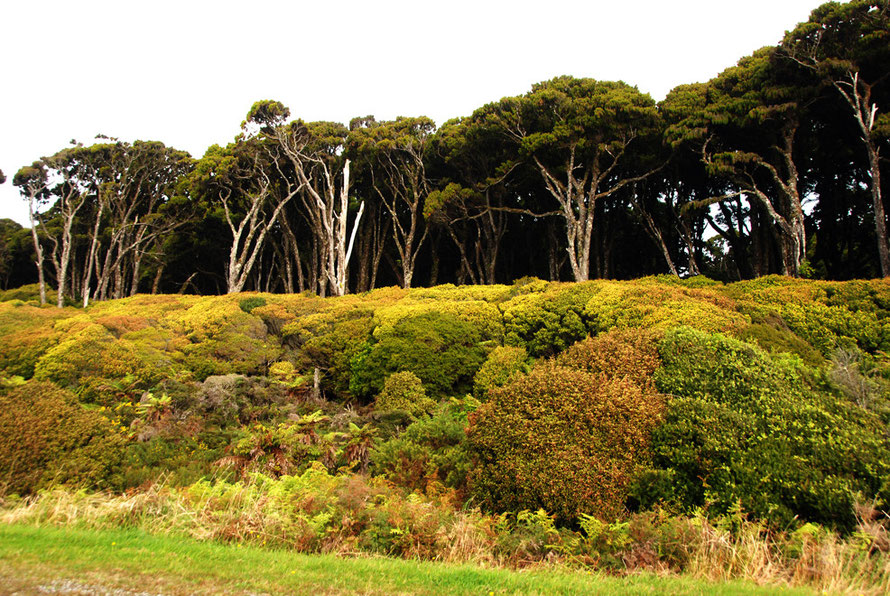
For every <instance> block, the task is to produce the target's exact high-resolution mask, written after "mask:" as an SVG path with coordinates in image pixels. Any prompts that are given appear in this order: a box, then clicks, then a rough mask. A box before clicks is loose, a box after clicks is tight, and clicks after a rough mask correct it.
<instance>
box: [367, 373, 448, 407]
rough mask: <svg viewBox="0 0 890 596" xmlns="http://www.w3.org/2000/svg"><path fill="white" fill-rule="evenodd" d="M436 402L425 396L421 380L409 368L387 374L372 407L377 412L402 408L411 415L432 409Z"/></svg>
mask: <svg viewBox="0 0 890 596" xmlns="http://www.w3.org/2000/svg"><path fill="white" fill-rule="evenodd" d="M435 405H436V402H434V401H433V400H431V399H430V398H428V397H427V396H426V390H424V388H423V382H422V381H421V380H420V379H419V378H417V375H415V374H414V373H413V372H411V371H410V370H406V371H404V372H397V373H393V374H391V375H389V376H388V377H387V378H386V382H385V383H384V385H383V391H381V392H380V395H378V396H377V400H376V401H375V402H374V409H376V410H377V411H379V412H393V411H396V410H404V411H406V412H408V413H410V414H411V415H412V416H420V415H421V414H423V413H425V412H428V411H430V410H432V409H433V408H434V407H435Z"/></svg>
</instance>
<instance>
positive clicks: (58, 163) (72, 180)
mask: <svg viewBox="0 0 890 596" xmlns="http://www.w3.org/2000/svg"><path fill="white" fill-rule="evenodd" d="M78 149H79V147H77V146H75V147H69V148H66V149H63V150H61V151H59V152H57V153H55V154H54V155H52V156H50V157H44V158H42V159H40V160H39V161H37V162H35V163H34V164H33V165H31V166H29V167H25V168H22V169H21V170H19V172H18V173H17V174H16V177H15V180H14V183H15V185H16V186H18V187H20V188H21V189H22V192H24V193H25V194H26V195H27V197H28V206H29V216H30V219H31V226H32V230H33V237H34V250H35V251H36V252H37V262H38V271H39V272H41V273H40V276H41V277H43V275H42V270H43V266H42V263H43V249H42V247H41V243H40V240H39V234H38V231H37V228H38V226H39V227H40V229H41V232H42V234H43V235H44V237H45V238H47V239H48V241H49V242H50V244H51V246H52V250H51V251H50V260H51V262H52V264H53V268H54V269H55V276H56V306H58V307H59V308H62V307H63V306H64V305H65V297H66V295H67V292H68V283H69V279H68V275H69V270H70V269H71V265H72V258H73V249H74V241H75V238H74V233H73V230H74V224H75V222H76V221H77V218H78V215H79V213H80V211H81V210H82V209H83V207H84V205H85V204H86V203H87V200H88V196H89V189H88V188H87V187H85V186H84V184H83V175H82V173H83V168H84V163H83V161H82V160H81V155H80V153H79V152H78ZM41 208H44V209H46V210H45V211H41ZM50 227H52V230H51V231H50ZM40 283H41V302H42V303H43V302H44V301H45V300H46V294H45V280H42V281H41V282H40Z"/></svg>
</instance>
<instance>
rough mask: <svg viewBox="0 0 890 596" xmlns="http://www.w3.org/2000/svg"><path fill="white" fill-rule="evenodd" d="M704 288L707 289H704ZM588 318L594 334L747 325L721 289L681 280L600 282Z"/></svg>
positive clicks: (589, 304) (588, 307) (725, 328)
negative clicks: (616, 331) (634, 328)
mask: <svg viewBox="0 0 890 596" xmlns="http://www.w3.org/2000/svg"><path fill="white" fill-rule="evenodd" d="M702 286H703V287H702ZM597 288H598V289H599V291H598V292H596V294H595V295H594V296H593V297H592V298H591V299H590V300H589V301H588V302H587V303H586V305H585V308H584V316H585V318H586V319H587V320H589V321H590V329H591V331H593V332H601V331H608V330H609V329H612V328H614V327H618V328H629V327H636V328H644V329H659V330H664V329H669V328H671V327H678V326H682V325H687V326H691V327H695V328H696V329H702V330H704V331H722V332H726V331H730V330H733V329H737V328H740V327H742V326H744V325H745V324H746V323H747V320H746V319H745V317H744V316H743V315H741V314H740V313H738V312H736V308H735V303H734V301H733V300H731V299H728V298H726V296H725V295H723V293H722V288H721V287H713V286H712V285H711V284H702V283H701V282H699V283H697V284H696V283H689V282H682V281H680V280H676V281H674V280H671V281H670V282H666V281H665V280H663V279H660V278H659V279H656V278H646V279H641V280H637V281H635V282H634V283H633V284H623V283H615V282H600V283H598V285H597Z"/></svg>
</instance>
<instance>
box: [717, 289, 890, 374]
mask: <svg viewBox="0 0 890 596" xmlns="http://www.w3.org/2000/svg"><path fill="white" fill-rule="evenodd" d="M727 293H728V294H729V295H731V296H733V297H734V298H736V299H737V300H738V302H739V307H740V309H741V310H742V311H743V312H746V313H748V314H750V315H751V318H752V319H753V320H764V319H772V320H775V318H776V317H777V316H778V317H779V318H780V319H781V325H783V326H786V327H787V328H788V329H789V330H790V331H792V332H793V333H795V334H796V335H797V336H799V337H800V338H802V339H803V340H805V341H806V342H808V343H809V344H810V345H812V346H813V347H815V348H817V349H818V350H819V351H820V352H821V353H822V355H823V356H825V357H828V356H830V355H831V353H832V352H833V351H834V350H835V349H837V348H842V347H857V348H859V349H861V350H863V351H865V352H868V353H872V354H874V353H876V352H877V351H888V350H890V286H888V284H887V283H886V282H885V281H883V280H872V281H852V282H846V283H837V282H812V281H804V280H793V279H788V278H783V277H779V276H770V277H762V278H760V279H757V280H753V281H748V282H742V283H737V284H732V285H731V286H728V287H727Z"/></svg>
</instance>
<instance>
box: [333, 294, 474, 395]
mask: <svg viewBox="0 0 890 596" xmlns="http://www.w3.org/2000/svg"><path fill="white" fill-rule="evenodd" d="M482 340H483V336H482V333H481V331H480V330H479V328H478V327H476V326H474V325H473V324H472V323H470V322H468V321H465V320H462V319H460V318H458V317H457V316H455V315H453V314H451V313H444V312H435V311H433V312H426V313H423V314H421V315H418V316H413V317H409V318H406V319H402V320H400V321H398V322H397V323H395V324H394V325H392V326H386V327H383V328H378V329H377V330H375V332H374V336H373V337H372V338H371V339H370V340H368V341H367V342H366V343H365V345H364V347H363V349H362V350H361V351H359V352H358V353H357V354H356V355H355V356H354V357H353V358H352V360H351V369H352V377H351V379H350V384H349V388H350V391H351V393H352V394H353V395H356V396H360V397H370V396H372V395H374V394H377V393H380V391H382V390H383V384H384V381H385V379H386V378H387V377H388V376H389V375H391V374H392V373H394V372H404V371H411V372H413V373H414V374H415V375H416V376H417V377H418V378H419V379H420V380H421V381H422V382H423V386H424V387H425V388H426V390H427V391H428V392H429V393H430V395H431V396H432V397H434V398H440V397H444V396H447V395H463V394H466V393H469V392H470V391H471V390H472V383H473V377H474V376H475V374H476V371H478V370H479V367H480V366H482V363H483V362H484V361H485V356H486V350H485V347H484V346H483V345H482V343H481V342H482Z"/></svg>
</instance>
